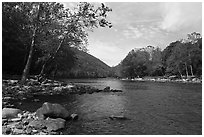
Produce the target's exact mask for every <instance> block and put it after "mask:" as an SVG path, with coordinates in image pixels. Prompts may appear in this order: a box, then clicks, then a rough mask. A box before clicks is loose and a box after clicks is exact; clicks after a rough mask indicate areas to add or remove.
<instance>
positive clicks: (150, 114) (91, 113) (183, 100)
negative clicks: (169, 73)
mask: <svg viewBox="0 0 204 137" xmlns="http://www.w3.org/2000/svg"><path fill="white" fill-rule="evenodd" d="M64 81H66V82H74V83H76V84H82V85H91V86H94V87H97V88H99V89H103V88H105V87H106V86H110V87H111V88H113V89H121V90H123V92H117V93H93V94H82V95H69V96H67V97H60V96H59V97H57V96H55V97H44V98H43V97H41V99H40V100H44V101H49V102H53V103H60V104H62V105H63V106H65V107H66V108H67V109H68V110H69V111H70V112H71V113H77V114H78V115H79V120H78V121H74V122H70V123H68V124H67V127H66V129H65V130H64V131H63V134H73V135H74V134H78V135H79V134H86V135H90V134H92V135H95V134H96V135H107V134H111V135H123V134H126V135H165V134H167V135H175V134H182V135H193V134H199V135H200V134H202V84H192V83H188V84H187V83H159V82H139V81H122V80H118V79H72V80H64ZM40 103H41V102H40ZM40 103H39V104H38V105H37V104H36V105H35V107H36V108H37V107H39V105H40ZM28 104H29V102H28ZM41 104H42V103H41ZM33 107H34V106H33ZM35 107H34V108H35ZM36 108H35V109H36ZM111 115H114V116H125V117H127V118H128V119H127V120H119V119H115V120H111V119H110V118H109V117H110V116H111Z"/></svg>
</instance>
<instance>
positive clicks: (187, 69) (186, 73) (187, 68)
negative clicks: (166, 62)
mask: <svg viewBox="0 0 204 137" xmlns="http://www.w3.org/2000/svg"><path fill="white" fill-rule="evenodd" d="M185 66H186V76H187V78H188V67H187V65H186V62H185Z"/></svg>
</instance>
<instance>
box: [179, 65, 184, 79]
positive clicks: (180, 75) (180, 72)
mask: <svg viewBox="0 0 204 137" xmlns="http://www.w3.org/2000/svg"><path fill="white" fill-rule="evenodd" d="M178 72H179V74H180V76H181V78H183V75H182V74H181V71H180V69H179V67H178Z"/></svg>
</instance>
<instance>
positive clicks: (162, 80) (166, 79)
mask: <svg viewBox="0 0 204 137" xmlns="http://www.w3.org/2000/svg"><path fill="white" fill-rule="evenodd" d="M120 80H122V81H140V82H148V81H151V82H160V83H167V82H169V83H197V84H199V83H200V84H202V80H201V79H198V78H194V79H192V80H189V79H169V78H134V79H128V78H122V79H120Z"/></svg>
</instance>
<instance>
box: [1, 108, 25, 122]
mask: <svg viewBox="0 0 204 137" xmlns="http://www.w3.org/2000/svg"><path fill="white" fill-rule="evenodd" d="M19 113H22V111H21V110H20V109H16V108H3V110H2V118H6V119H11V118H17V117H18V114H19Z"/></svg>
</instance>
